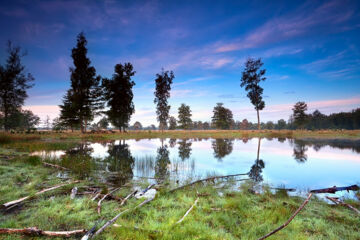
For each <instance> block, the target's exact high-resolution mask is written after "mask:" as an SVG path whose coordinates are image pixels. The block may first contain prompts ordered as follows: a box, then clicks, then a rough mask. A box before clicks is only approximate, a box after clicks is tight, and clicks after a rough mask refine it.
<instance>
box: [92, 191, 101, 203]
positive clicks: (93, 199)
mask: <svg viewBox="0 0 360 240" xmlns="http://www.w3.org/2000/svg"><path fill="white" fill-rule="evenodd" d="M99 195H100V192H98V193H97V194H96V195H95V197H93V198H92V199H91V201H95V199H97V198H98V196H99Z"/></svg>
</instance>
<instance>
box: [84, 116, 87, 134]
mask: <svg viewBox="0 0 360 240" xmlns="http://www.w3.org/2000/svg"><path fill="white" fill-rule="evenodd" d="M86 127H87V119H85V124H84V133H86Z"/></svg>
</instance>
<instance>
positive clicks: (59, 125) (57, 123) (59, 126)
mask: <svg viewBox="0 0 360 240" xmlns="http://www.w3.org/2000/svg"><path fill="white" fill-rule="evenodd" d="M51 125H52V129H53V130H54V131H61V130H64V129H65V126H64V123H63V122H62V121H61V120H60V118H59V117H56V118H54V119H53V121H52V124H51Z"/></svg>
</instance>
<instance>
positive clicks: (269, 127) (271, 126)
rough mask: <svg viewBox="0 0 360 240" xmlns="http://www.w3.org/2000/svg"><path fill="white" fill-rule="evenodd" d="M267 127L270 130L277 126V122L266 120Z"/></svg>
mask: <svg viewBox="0 0 360 240" xmlns="http://www.w3.org/2000/svg"><path fill="white" fill-rule="evenodd" d="M265 128H266V129H269V130H272V129H274V128H275V124H274V123H273V122H272V121H268V122H266V124H265Z"/></svg>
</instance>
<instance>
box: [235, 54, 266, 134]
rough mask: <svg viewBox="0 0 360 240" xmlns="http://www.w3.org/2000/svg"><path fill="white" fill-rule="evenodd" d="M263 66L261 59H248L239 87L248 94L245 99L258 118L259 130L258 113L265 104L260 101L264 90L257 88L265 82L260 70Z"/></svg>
mask: <svg viewBox="0 0 360 240" xmlns="http://www.w3.org/2000/svg"><path fill="white" fill-rule="evenodd" d="M262 66H263V63H262V61H261V59H260V58H259V59H257V60H255V59H253V58H248V59H247V61H246V63H245V70H244V71H243V72H242V77H241V83H240V86H241V87H245V90H246V91H247V92H248V94H247V97H248V98H249V99H250V101H251V103H252V104H253V105H254V107H255V110H256V112H257V117H258V129H260V117H259V111H260V110H263V109H264V107H265V102H264V101H263V100H262V94H263V91H264V89H263V88H262V87H260V86H259V83H260V82H261V81H265V80H266V78H265V77H264V75H265V72H266V70H265V69H260V68H261V67H262Z"/></svg>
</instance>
